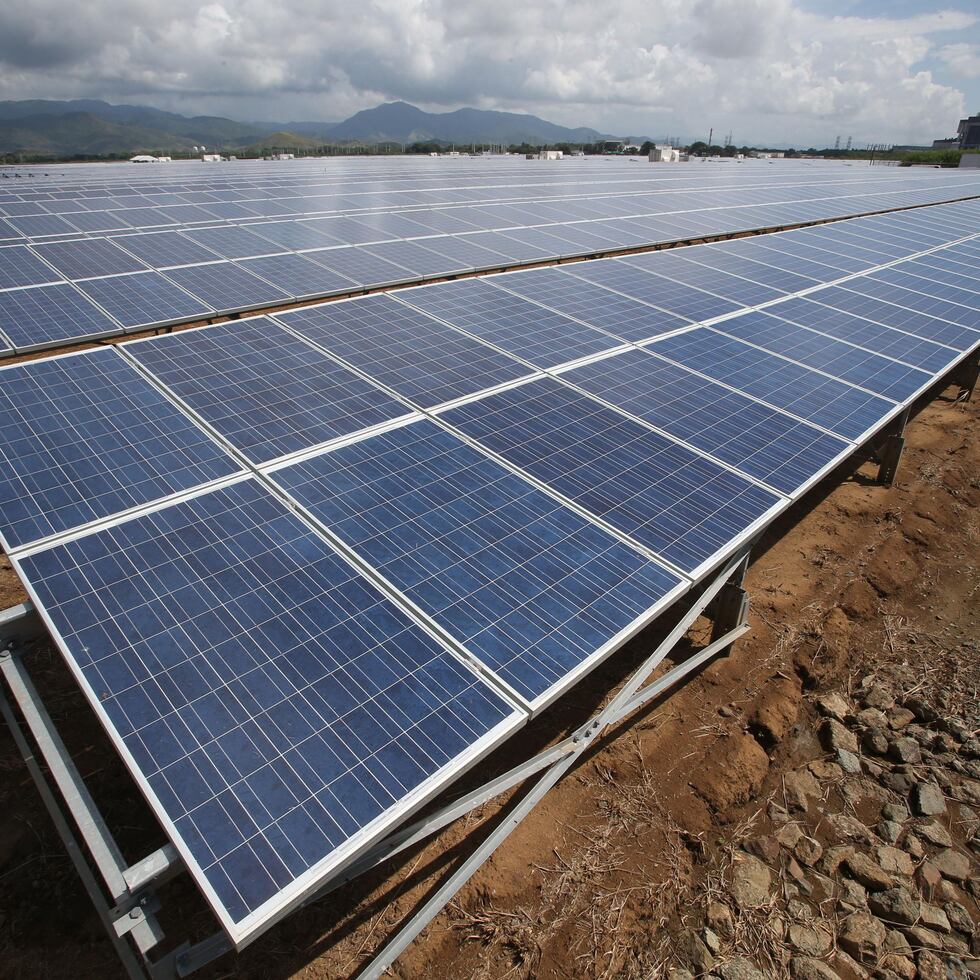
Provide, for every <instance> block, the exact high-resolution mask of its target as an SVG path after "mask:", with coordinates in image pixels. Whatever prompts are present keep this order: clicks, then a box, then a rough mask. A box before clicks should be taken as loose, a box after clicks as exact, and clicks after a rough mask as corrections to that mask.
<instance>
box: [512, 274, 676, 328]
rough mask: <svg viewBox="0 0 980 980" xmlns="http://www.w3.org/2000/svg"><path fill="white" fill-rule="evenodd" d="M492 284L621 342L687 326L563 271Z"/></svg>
mask: <svg viewBox="0 0 980 980" xmlns="http://www.w3.org/2000/svg"><path fill="white" fill-rule="evenodd" d="M494 283H495V284H496V285H498V286H500V287H501V288H502V289H508V290H510V291H511V292H515V293H517V294H518V295H519V296H523V297H525V298H526V299H529V300H532V301H533V302H535V303H541V304H542V305H544V306H547V307H549V308H550V309H553V310H557V311H558V312H559V313H564V314H566V315H567V316H572V317H575V318H576V319H578V320H582V321H583V322H584V323H588V324H589V325H590V326H593V327H597V328H598V329H600V330H605V331H607V332H608V333H611V334H613V335H614V336H616V337H621V338H622V339H623V340H628V341H634V342H635V341H639V340H648V339H649V338H650V337H656V336H658V335H659V334H662V333H668V332H670V331H671V330H677V329H680V328H682V327H687V326H689V323H688V321H687V320H685V319H683V318H682V317H679V316H674V315H673V314H671V313H667V312H666V311H665V310H658V309H657V308H656V307H654V306H650V305H648V304H647V303H641V302H639V301H638V300H635V299H631V298H630V297H628V296H623V295H622V294H621V293H614V292H613V291H612V290H611V289H605V288H604V287H603V286H598V285H596V284H595V283H592V282H587V281H586V280H584V279H579V278H578V277H576V276H573V275H570V274H569V273H567V272H565V271H564V270H562V269H531V270H529V271H528V272H513V273H510V274H508V275H506V276H500V277H499V278H498V279H495V280H494Z"/></svg>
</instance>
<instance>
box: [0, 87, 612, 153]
mask: <svg viewBox="0 0 980 980" xmlns="http://www.w3.org/2000/svg"><path fill="white" fill-rule="evenodd" d="M603 135H604V134H602V133H599V132H597V131H596V130H594V129H588V128H584V127H583V128H569V127H566V126H559V125H557V124H555V123H551V122H548V121H547V120H545V119H539V118H538V117H537V116H532V115H527V114H525V113H517V112H495V111H490V110H484V109H457V110H456V111H454V112H425V111H424V110H422V109H419V108H417V107H416V106H413V105H409V104H408V103H407V102H388V103H384V104H383V105H379V106H376V107H375V108H373V109H364V110H362V111H361V112H357V113H355V114H354V115H353V116H351V117H350V118H349V119H345V120H344V121H343V122H339V123H329V122H285V123H283V122H236V121H235V120H233V119H225V118H224V117H221V116H192V117H189V116H182V115H179V114H178V113H175V112H165V111H163V110H162V109H153V108H150V107H149V106H140V105H110V104H109V103H108V102H102V101H100V100H97V99H75V100H71V101H55V100H47V99H28V100H22V101H7V102H0V153H6V154H17V153H23V154H31V155H38V156H44V157H49V158H57V157H71V156H79V155H86V156H98V155H109V154H116V155H120V154H124V155H126V154H131V153H138V152H154V151H156V152H159V153H168V152H172V153H188V152H192V150H193V147H195V146H201V145H202V144H203V145H205V146H207V147H208V149H209V150H212V149H213V150H225V151H228V152H234V151H236V150H239V151H244V150H251V151H256V150H261V149H263V148H270V147H297V148H300V149H310V148H313V147H316V146H320V145H322V144H325V143H331V144H353V145H358V144H375V143H402V144H408V143H414V142H437V143H440V144H444V145H447V146H448V145H451V144H461V145H469V144H471V143H499V144H504V145H509V144H519V143H530V144H532V145H540V144H549V143H594V142H595V141H596V140H599V139H602V138H603Z"/></svg>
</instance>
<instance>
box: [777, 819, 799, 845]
mask: <svg viewBox="0 0 980 980" xmlns="http://www.w3.org/2000/svg"><path fill="white" fill-rule="evenodd" d="M802 836H803V831H802V830H801V829H800V825H799V824H798V823H786V824H783V826H782V827H780V828H779V830H777V831H776V840H778V841H779V843H780V844H782V845H783V847H787V848H789V849H790V850H792V849H793V848H794V847H796V842H797V841H798V840H799V839H800V838H801V837H802Z"/></svg>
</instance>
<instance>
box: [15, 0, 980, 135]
mask: <svg viewBox="0 0 980 980" xmlns="http://www.w3.org/2000/svg"><path fill="white" fill-rule="evenodd" d="M72 10H73V13H72V14H71V15H70V16H67V15H66V13H67V11H66V6H65V0H32V3H30V4H6V5H4V6H3V8H2V9H0V97H3V98H32V97H33V98H44V97H47V98H66V97H80V96H85V97H101V98H107V99H108V100H110V101H117V102H118V101H131V102H144V103H150V104H153V105H158V106H160V107H163V108H172V109H175V110H177V111H185V112H220V113H227V114H229V115H233V116H235V117H236V118H240V119H249V118H252V119H254V118H275V119H280V120H288V119H291V118H292V119H297V118H305V119H340V118H343V117H344V116H346V115H349V114H350V113H351V112H353V111H356V110H357V109H360V108H365V107H367V106H370V105H373V104H375V103H377V102H379V101H382V100H391V99H405V100H406V101H410V102H415V103H417V104H421V105H423V106H424V107H426V108H433V109H440V108H456V107H458V106H460V105H477V106H480V107H484V108H501V109H510V110H527V111H531V112H537V113H538V114H541V115H544V116H546V117H548V118H552V119H554V120H555V121H558V122H563V123H567V124H576V125H594V126H597V127H598V128H601V129H605V130H609V131H617V132H630V133H634V134H641V133H642V134H644V135H653V136H660V135H662V134H663V133H665V132H670V133H672V134H675V135H691V136H697V135H700V134H701V133H702V131H706V130H707V129H708V127H709V126H712V125H713V126H714V127H715V130H716V132H720V131H722V130H728V129H730V128H731V129H733V130H734V131H735V138H736V141H739V142H740V141H760V142H763V141H770V142H776V141H788V142H802V143H804V144H809V143H819V142H823V141H826V140H832V139H833V137H834V135H836V134H837V133H843V134H845V135H847V134H852V135H854V136H855V137H857V138H859V139H868V140H883V141H894V142H910V141H919V140H925V139H931V138H932V137H933V136H935V135H941V134H942V133H945V132H947V131H948V130H950V129H951V128H954V127H955V123H956V121H957V120H958V119H959V118H960V116H961V115H963V113H964V110H965V108H966V104H965V99H964V94H963V92H962V91H961V90H960V89H959V88H954V87H952V86H950V85H944V84H941V83H940V82H938V81H937V80H936V79H935V78H934V77H933V76H932V74H931V73H930V72H929V71H928V70H927V69H926V67H925V65H924V64H923V62H924V61H925V60H926V59H927V58H930V57H938V59H939V62H938V63H941V64H943V65H945V66H947V67H948V69H949V70H950V71H951V72H955V73H956V74H957V75H958V76H961V77H963V78H975V77H980V56H978V47H977V45H974V44H970V43H953V44H945V46H943V45H942V44H939V43H938V42H937V36H939V37H940V39H943V38H942V36H943V35H944V34H945V33H946V32H950V31H965V30H967V29H969V28H970V27H971V26H973V25H975V24H976V23H977V21H978V18H977V17H975V16H974V15H972V14H969V13H966V12H963V11H957V10H946V11H936V12H931V13H928V14H922V15H916V16H910V17H906V18H894V17H880V18H875V17H831V16H822V15H819V14H815V13H813V12H808V11H804V10H803V9H801V8H800V7H798V6H796V5H794V0H694V2H691V0H652V2H651V0H607V2H604V3H596V2H595V0H536V2H528V0H493V2H486V0H362V2H359V3H352V2H351V0H280V2H279V3H276V4H271V3H268V2H267V0H220V2H214V3H209V4H206V5H204V6H200V5H199V4H198V3H193V2H191V0H169V2H167V3H163V4H161V3H159V2H156V0H154V2H151V0H126V2H125V3H124V2H123V0H88V2H87V3H86V4H85V5H84V6H82V7H76V8H72ZM52 25H56V28H57V29H55V28H54V27H52ZM946 39H948V35H947V38H946Z"/></svg>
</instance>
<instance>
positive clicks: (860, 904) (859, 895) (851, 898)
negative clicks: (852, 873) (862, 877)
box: [837, 878, 868, 912]
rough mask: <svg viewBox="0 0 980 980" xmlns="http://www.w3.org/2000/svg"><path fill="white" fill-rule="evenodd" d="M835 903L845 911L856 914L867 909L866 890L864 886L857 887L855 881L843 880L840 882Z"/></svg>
mask: <svg viewBox="0 0 980 980" xmlns="http://www.w3.org/2000/svg"><path fill="white" fill-rule="evenodd" d="M837 901H838V903H839V904H840V905H841V906H842V907H843V908H844V910H845V911H847V912H856V911H858V910H859V909H864V908H867V907H868V890H867V889H866V888H865V887H864V885H859V884H858V883H857V882H856V881H853V880H852V879H850V878H845V879H844V880H843V881H842V882H841V886H840V894H839V895H838V896H837Z"/></svg>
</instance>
